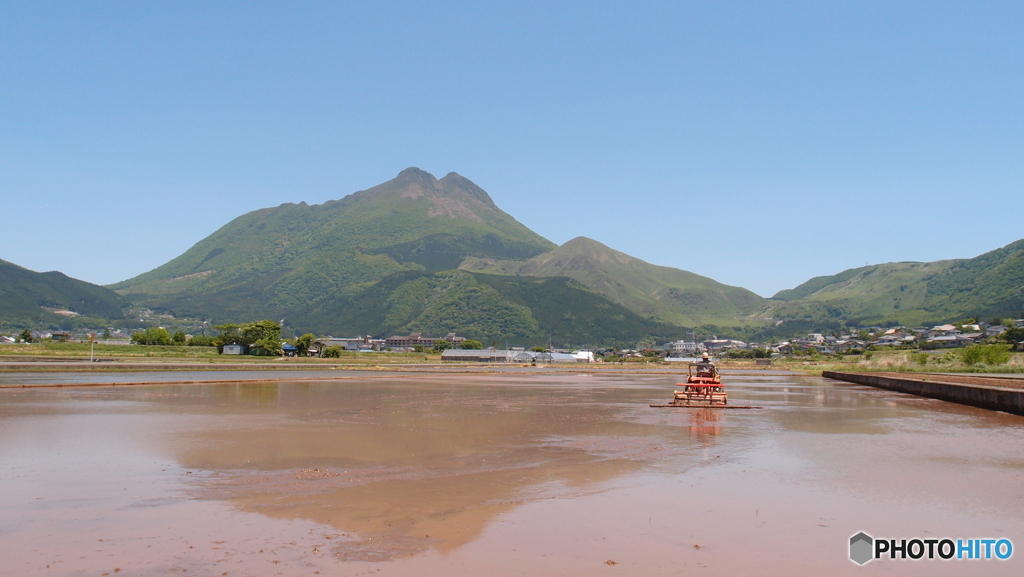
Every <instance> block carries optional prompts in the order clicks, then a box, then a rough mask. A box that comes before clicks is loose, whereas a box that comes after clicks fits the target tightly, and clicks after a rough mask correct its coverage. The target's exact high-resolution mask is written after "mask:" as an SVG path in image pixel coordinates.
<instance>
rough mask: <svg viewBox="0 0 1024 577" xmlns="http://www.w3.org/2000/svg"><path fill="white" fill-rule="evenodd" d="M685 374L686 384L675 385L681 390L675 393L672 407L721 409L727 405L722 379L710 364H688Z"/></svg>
mask: <svg viewBox="0 0 1024 577" xmlns="http://www.w3.org/2000/svg"><path fill="white" fill-rule="evenodd" d="M686 372H687V376H686V382H685V383H678V384H677V385H676V386H678V387H682V390H677V391H676V392H675V400H674V401H673V402H672V404H673V405H676V406H684V407H721V406H725V405H727V404H728V403H729V397H728V395H726V393H725V385H723V384H722V377H721V375H719V374H718V370H717V369H716V368H715V365H713V364H712V363H711V362H707V361H702V362H700V363H690V366H688V367H687V370H686Z"/></svg>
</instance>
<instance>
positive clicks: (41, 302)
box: [0, 260, 128, 326]
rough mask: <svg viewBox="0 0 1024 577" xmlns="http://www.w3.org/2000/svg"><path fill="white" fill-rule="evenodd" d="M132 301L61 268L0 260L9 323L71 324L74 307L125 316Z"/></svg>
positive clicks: (89, 313)
mask: <svg viewBox="0 0 1024 577" xmlns="http://www.w3.org/2000/svg"><path fill="white" fill-rule="evenodd" d="M127 307H128V301H127V300H126V299H125V298H124V297H122V296H120V295H118V294H117V293H115V292H114V291H112V290H110V289H107V288H104V287H101V286H97V285H94V284H90V283H87V282H84V281H80V280H76V279H73V278H71V277H69V276H67V275H65V274H63V273H59V272H44V273H39V272H35V271H31V270H29V269H27V268H23V267H20V266H18V265H16V264H13V263H10V262H7V261H5V260H0V321H2V322H3V323H4V324H7V325H25V326H28V325H32V326H36V325H37V324H38V321H39V319H40V317H42V319H43V321H44V323H46V324H57V325H69V324H71V319H73V317H71V316H69V315H60V314H54V313H53V312H51V311H60V310H63V311H73V312H75V313H78V314H79V315H81V316H82V317H92V318H98V319H120V318H124V309H125V308H127Z"/></svg>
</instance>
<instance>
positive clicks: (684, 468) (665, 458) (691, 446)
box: [0, 371, 1024, 576]
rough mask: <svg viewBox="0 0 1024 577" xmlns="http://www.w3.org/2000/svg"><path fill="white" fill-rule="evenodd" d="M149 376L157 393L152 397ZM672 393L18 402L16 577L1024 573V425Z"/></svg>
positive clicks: (314, 393) (1, 455) (1, 526)
mask: <svg viewBox="0 0 1024 577" xmlns="http://www.w3.org/2000/svg"><path fill="white" fill-rule="evenodd" d="M139 380H143V379H139ZM674 382H675V379H674V378H673V377H672V376H671V375H624V374H619V375H600V374H594V375H587V374H547V373H544V372H542V371H535V372H530V373H522V374H516V373H515V372H509V373H507V374H500V375H472V374H467V375H437V374H422V375H416V374H410V375H403V376H395V377H385V378H374V379H365V380H360V379H346V380H338V381H317V382H288V381H281V382H259V383H234V384H193V385H176V384H160V385H152V386H144V387H117V388H113V387H111V388H90V389H4V390H0V513H2V514H0V551H2V568H0V573H2V574H4V575H97V576H102V575H104V574H109V575H358V574H373V575H417V576H431V575H684V574H704V575H738V574H759V575H821V574H843V573H849V574H855V573H856V574H860V573H863V574H921V575H962V574H967V573H971V574H986V575H989V574H991V575H1003V574H1005V575H1020V574H1021V573H1022V569H1024V564H1022V561H1021V559H1022V557H1024V552H1017V551H1015V553H1014V555H1013V557H1012V558H1010V559H1009V560H1007V561H997V560H995V559H993V560H987V561H985V560H976V561H940V560H933V561H927V560H922V561H911V560H909V559H908V560H903V561H900V560H895V561H891V560H888V559H883V560H877V561H872V562H870V563H869V564H867V565H866V566H864V567H858V566H856V565H854V564H853V563H851V562H850V561H849V558H848V540H849V537H850V536H851V535H853V534H855V533H857V532H859V531H865V532H867V533H869V534H871V535H873V536H886V537H891V538H897V539H898V538H907V539H911V538H914V537H921V538H942V537H950V538H953V539H956V538H989V537H991V538H996V539H1001V538H1007V539H1010V540H1012V541H1013V543H1014V545H1016V546H1017V547H1022V546H1024V418H1021V417H1016V416H1011V415H1006V414H1002V413H995V412H989V411H984V410H980V409H973V408H969V407H961V406H958V405H953V404H949V403H944V402H941V401H935V400H930V399H920V398H915V397H911V396H908V395H902V394H899V393H892V392H888V391H882V390H877V389H871V388H868V387H860V386H851V385H848V384H842V383H835V382H831V381H827V380H824V379H821V378H815V377H804V376H797V375H786V374H772V375H765V376H750V375H747V376H742V375H737V376H733V377H730V379H729V382H728V386H729V391H730V400H731V402H734V403H743V404H751V405H758V406H762V407H764V408H763V409H761V410H752V411H723V410H713V409H704V410H699V409H657V408H650V407H648V405H649V404H650V403H658V402H664V401H667V400H668V399H670V398H671V395H672V390H673V383H674Z"/></svg>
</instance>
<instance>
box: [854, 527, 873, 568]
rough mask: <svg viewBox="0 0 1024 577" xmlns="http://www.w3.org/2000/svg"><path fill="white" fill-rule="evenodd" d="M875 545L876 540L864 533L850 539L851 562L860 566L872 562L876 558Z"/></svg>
mask: <svg viewBox="0 0 1024 577" xmlns="http://www.w3.org/2000/svg"><path fill="white" fill-rule="evenodd" d="M874 544H875V543H874V539H872V538H871V535H868V534H867V533H865V532H863V531H861V532H860V533H857V534H856V535H854V536H853V537H850V561H853V562H854V563H856V564H858V565H863V564H865V563H867V562H868V561H870V560H871V559H872V557H874V554H873V552H872V549H873V548H874Z"/></svg>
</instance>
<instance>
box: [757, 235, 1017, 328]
mask: <svg viewBox="0 0 1024 577" xmlns="http://www.w3.org/2000/svg"><path fill="white" fill-rule="evenodd" d="M772 300H773V301H777V302H773V303H771V304H769V305H768V306H767V307H766V308H765V310H764V314H766V315H770V316H774V317H776V318H783V319H794V320H795V319H805V320H808V319H810V320H820V321H828V320H831V321H832V322H837V321H840V320H841V321H843V322H845V323H847V324H849V325H853V326H857V325H860V326H868V325H891V324H904V325H911V326H918V325H927V324H933V323H941V322H947V321H951V320H957V319H962V318H966V317H974V316H980V317H982V318H989V317H1014V318H1021V317H1022V316H1024V240H1019V241H1017V242H1014V243H1011V244H1009V245H1007V246H1005V247H1003V248H1000V249H996V250H993V251H991V252H987V253H985V254H983V255H981V256H978V257H975V258H972V259H956V260H943V261H936V262H929V263H916V262H903V263H888V264H880V265H873V266H866V267H860V268H856V269H850V270H846V271H843V272H841V273H839V274H837V275H833V276H825V277H816V278H813V279H811V280H809V281H807V282H806V283H804V284H802V285H800V286H798V287H796V288H794V289H790V290H785V291H780V292H779V293H778V294H776V295H775V296H774V297H772Z"/></svg>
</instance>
